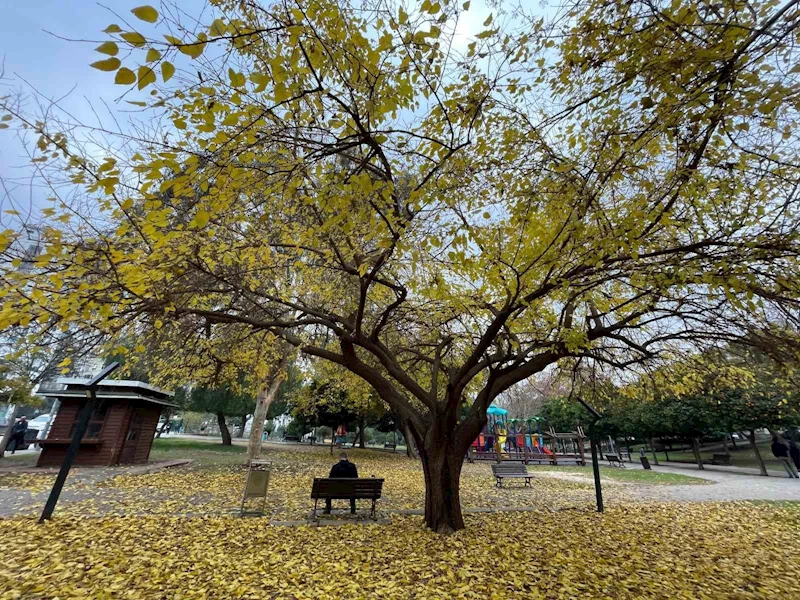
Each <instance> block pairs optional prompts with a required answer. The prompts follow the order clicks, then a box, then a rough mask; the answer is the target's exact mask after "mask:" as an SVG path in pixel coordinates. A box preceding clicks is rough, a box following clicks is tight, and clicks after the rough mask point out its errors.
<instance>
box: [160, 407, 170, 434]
mask: <svg viewBox="0 0 800 600" xmlns="http://www.w3.org/2000/svg"><path fill="white" fill-rule="evenodd" d="M171 419H172V409H171V408H168V409H167V414H166V415H164V424H163V425H162V426H161V427H159V428H158V433H157V434H156V437H157V438H160V437H161V434H162V433H164V430H165V429H166V428H167V425H169V422H170V420H171Z"/></svg>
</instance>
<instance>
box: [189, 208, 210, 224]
mask: <svg viewBox="0 0 800 600" xmlns="http://www.w3.org/2000/svg"><path fill="white" fill-rule="evenodd" d="M210 217H211V215H210V214H209V213H208V211H206V210H203V209H202V208H201V209H200V210H198V211H197V213H196V214H195V216H194V219H193V220H192V223H193V224H194V225H195V226H196V227H198V228H202V227H205V226H206V225H208V220H209V218H210Z"/></svg>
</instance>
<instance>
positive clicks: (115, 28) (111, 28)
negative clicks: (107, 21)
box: [103, 23, 122, 33]
mask: <svg viewBox="0 0 800 600" xmlns="http://www.w3.org/2000/svg"><path fill="white" fill-rule="evenodd" d="M121 31H122V29H120V27H119V25H116V24H113V23H112V24H111V25H109V26H108V27H106V28H105V29H103V33H120V32H121Z"/></svg>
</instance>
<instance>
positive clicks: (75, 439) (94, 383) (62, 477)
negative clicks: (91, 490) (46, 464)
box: [39, 362, 119, 523]
mask: <svg viewBox="0 0 800 600" xmlns="http://www.w3.org/2000/svg"><path fill="white" fill-rule="evenodd" d="M118 367H119V363H118V362H112V363H111V364H110V365H108V366H107V367H106V368H105V369H103V370H102V371H101V372H100V373H99V374H98V375H95V376H94V378H92V379H91V380H90V381H89V383H87V384H86V385H84V386H83V391H84V392H85V393H86V397H87V398H88V399H89V400H88V402H86V404H84V406H83V408H82V409H81V412H80V414H79V415H78V422H77V423H76V424H75V432H74V433H73V434H72V440H70V443H69V446H68V447H67V454H66V456H65V457H64V462H63V463H61V469H60V470H59V471H58V477H56V481H55V483H54V484H53V489H52V490H50V496H48V498H47V503H46V504H45V505H44V510H43V511H42V516H41V517H39V523H44V522H45V521H47V520H48V519H49V518H50V517H51V516H53V511H54V510H55V508H56V503H57V502H58V497H59V496H60V495H61V489H62V488H63V487H64V482H65V481H66V480H67V475H69V470H70V468H71V467H72V461H73V460H75V455H76V454H77V453H78V448H79V447H80V445H81V440H82V439H83V434H84V433H86V428H87V427H88V426H89V418H90V417H91V416H92V413H93V412H94V411H95V409H96V408H97V404H98V403H97V394H96V392H97V387H98V386H99V385H100V382H101V381H103V379H105V378H106V377H108V376H109V375H111V373H113V372H114V371H115V370H116V369H117V368H118Z"/></svg>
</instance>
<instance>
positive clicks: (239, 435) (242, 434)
mask: <svg viewBox="0 0 800 600" xmlns="http://www.w3.org/2000/svg"><path fill="white" fill-rule="evenodd" d="M240 418H241V420H242V424H241V425H239V433H238V435H237V436H236V437H240V438H241V437H244V428H245V425H247V415H242V416H241V417H240Z"/></svg>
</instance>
